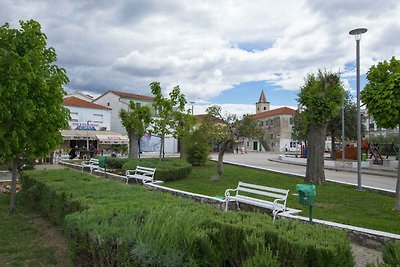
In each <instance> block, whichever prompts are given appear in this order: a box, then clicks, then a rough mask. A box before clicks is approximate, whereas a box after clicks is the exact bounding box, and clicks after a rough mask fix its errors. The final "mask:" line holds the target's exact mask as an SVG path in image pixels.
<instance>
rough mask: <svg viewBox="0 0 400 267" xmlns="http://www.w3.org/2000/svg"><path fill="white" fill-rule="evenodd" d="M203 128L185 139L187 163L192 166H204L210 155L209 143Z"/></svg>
mask: <svg viewBox="0 0 400 267" xmlns="http://www.w3.org/2000/svg"><path fill="white" fill-rule="evenodd" d="M203 131H204V130H203V128H200V129H197V130H195V131H193V132H192V133H191V135H190V136H188V137H186V139H185V146H184V147H185V151H186V157H187V161H188V162H189V163H190V164H192V165H193V166H204V165H205V164H206V161H207V159H208V156H209V155H210V142H209V141H208V140H207V135H206V134H205V133H204V132H203Z"/></svg>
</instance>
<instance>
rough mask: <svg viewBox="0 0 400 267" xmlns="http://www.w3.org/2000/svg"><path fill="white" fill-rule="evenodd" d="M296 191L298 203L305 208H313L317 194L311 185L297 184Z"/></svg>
mask: <svg viewBox="0 0 400 267" xmlns="http://www.w3.org/2000/svg"><path fill="white" fill-rule="evenodd" d="M296 190H297V192H298V193H299V203H300V204H302V205H306V206H313V205H314V200H315V196H316V195H317V192H316V190H315V185H313V184H297V185H296Z"/></svg>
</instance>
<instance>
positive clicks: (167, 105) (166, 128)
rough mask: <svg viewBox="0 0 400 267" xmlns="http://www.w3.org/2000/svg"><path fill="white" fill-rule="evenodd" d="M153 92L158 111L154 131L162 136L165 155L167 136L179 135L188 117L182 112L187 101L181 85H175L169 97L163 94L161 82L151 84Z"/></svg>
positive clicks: (161, 151) (162, 150)
mask: <svg viewBox="0 0 400 267" xmlns="http://www.w3.org/2000/svg"><path fill="white" fill-rule="evenodd" d="M150 88H151V92H152V93H153V95H154V102H153V107H154V109H155V110H156V111H157V115H158V116H157V118H156V119H154V121H153V132H154V133H156V134H158V136H160V138H161V146H160V155H159V158H160V159H161V157H162V156H163V155H164V153H163V152H164V140H165V136H166V135H169V134H172V135H173V136H177V135H179V134H180V133H181V130H177V129H182V128H180V127H182V124H184V123H185V122H186V117H185V116H183V115H182V116H181V115H180V114H182V113H185V105H186V103H187V101H186V98H185V95H184V94H182V93H181V91H180V89H179V86H176V87H174V89H172V91H171V92H170V93H169V98H167V97H164V96H163V95H162V89H161V86H160V83H159V82H152V83H151V84H150Z"/></svg>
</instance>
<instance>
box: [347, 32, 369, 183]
mask: <svg viewBox="0 0 400 267" xmlns="http://www.w3.org/2000/svg"><path fill="white" fill-rule="evenodd" d="M366 31H367V29H365V28H357V29H354V30H351V31H350V32H349V34H350V35H354V37H355V39H356V61H357V62H356V64H357V184H358V190H361V189H362V188H361V111H360V40H361V35H362V34H363V33H365V32H366Z"/></svg>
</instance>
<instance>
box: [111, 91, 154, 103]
mask: <svg viewBox="0 0 400 267" xmlns="http://www.w3.org/2000/svg"><path fill="white" fill-rule="evenodd" d="M111 92H113V93H114V94H116V95H117V96H120V97H125V98H133V99H142V100H150V101H153V100H154V97H152V96H147V95H137V94H131V93H124V92H119V91H111Z"/></svg>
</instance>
